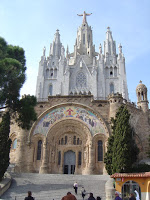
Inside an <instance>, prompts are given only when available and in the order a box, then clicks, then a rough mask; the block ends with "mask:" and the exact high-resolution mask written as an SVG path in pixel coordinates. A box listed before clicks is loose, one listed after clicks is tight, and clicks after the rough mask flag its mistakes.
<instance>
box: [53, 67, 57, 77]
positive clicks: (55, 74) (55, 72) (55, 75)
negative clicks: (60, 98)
mask: <svg viewBox="0 0 150 200" xmlns="http://www.w3.org/2000/svg"><path fill="white" fill-rule="evenodd" d="M54 78H57V69H55V70H54Z"/></svg>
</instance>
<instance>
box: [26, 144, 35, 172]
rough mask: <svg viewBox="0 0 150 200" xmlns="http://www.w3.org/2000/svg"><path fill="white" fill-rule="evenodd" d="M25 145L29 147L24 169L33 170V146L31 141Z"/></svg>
mask: <svg viewBox="0 0 150 200" xmlns="http://www.w3.org/2000/svg"><path fill="white" fill-rule="evenodd" d="M27 147H28V148H29V150H28V156H27V157H26V158H27V166H26V170H27V172H28V173H31V172H34V167H33V163H34V156H35V155H33V154H34V146H33V144H31V143H29V142H28V143H27Z"/></svg>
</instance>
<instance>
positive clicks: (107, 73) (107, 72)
mask: <svg viewBox="0 0 150 200" xmlns="http://www.w3.org/2000/svg"><path fill="white" fill-rule="evenodd" d="M105 74H106V78H108V77H109V69H108V67H106V70H105Z"/></svg>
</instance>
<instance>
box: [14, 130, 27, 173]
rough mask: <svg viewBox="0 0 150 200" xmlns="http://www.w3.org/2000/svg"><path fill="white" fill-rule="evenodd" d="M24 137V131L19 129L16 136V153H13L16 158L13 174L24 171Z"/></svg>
mask: <svg viewBox="0 0 150 200" xmlns="http://www.w3.org/2000/svg"><path fill="white" fill-rule="evenodd" d="M26 135H27V133H26V132H25V130H23V129H21V128H19V131H18V136H17V148H16V153H15V156H16V162H15V172H23V171H25V169H24V163H25V162H26V161H25V160H24V159H25V158H26V156H25V151H24V148H27V147H26V142H25V141H26ZM24 146H25V147H24Z"/></svg>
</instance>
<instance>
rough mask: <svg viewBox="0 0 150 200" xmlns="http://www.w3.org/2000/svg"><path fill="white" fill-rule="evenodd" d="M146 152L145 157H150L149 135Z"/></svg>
mask: <svg viewBox="0 0 150 200" xmlns="http://www.w3.org/2000/svg"><path fill="white" fill-rule="evenodd" d="M146 154H147V157H148V158H150V135H149V137H148V148H147V152H146Z"/></svg>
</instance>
